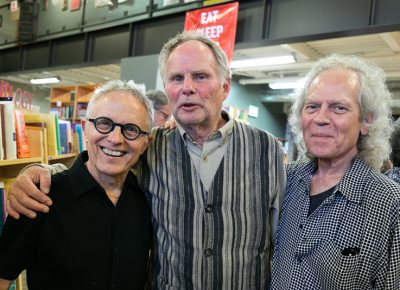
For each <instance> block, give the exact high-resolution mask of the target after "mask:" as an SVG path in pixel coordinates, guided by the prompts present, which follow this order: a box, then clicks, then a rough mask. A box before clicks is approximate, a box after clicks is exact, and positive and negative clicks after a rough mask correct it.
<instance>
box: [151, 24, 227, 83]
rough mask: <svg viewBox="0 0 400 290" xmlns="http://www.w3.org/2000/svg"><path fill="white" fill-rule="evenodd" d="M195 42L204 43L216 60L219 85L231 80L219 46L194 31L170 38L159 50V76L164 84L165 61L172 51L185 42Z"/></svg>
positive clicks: (223, 53)
mask: <svg viewBox="0 0 400 290" xmlns="http://www.w3.org/2000/svg"><path fill="white" fill-rule="evenodd" d="M191 40H196V41H200V42H202V43H204V44H205V45H207V46H208V47H209V48H210V49H211V51H212V53H213V54H214V56H215V59H216V60H217V67H218V71H219V78H220V81H221V84H223V83H224V82H225V81H227V80H230V79H231V78H232V71H231V68H230V66H229V62H228V59H227V57H226V54H225V52H224V51H223V50H222V48H221V47H220V46H219V44H218V43H217V42H215V41H213V40H211V39H209V38H207V37H206V36H203V35H202V34H201V33H200V32H196V31H185V32H182V33H179V34H178V35H176V36H175V37H174V38H171V39H170V40H169V41H168V42H167V43H165V44H164V46H163V48H162V49H161V52H160V56H159V59H158V60H159V65H160V74H161V78H162V80H163V82H164V84H165V81H166V80H165V78H166V69H167V61H168V58H169V56H170V55H171V53H172V52H173V51H174V49H175V48H176V47H177V46H179V45H180V44H182V43H185V42H187V41H191Z"/></svg>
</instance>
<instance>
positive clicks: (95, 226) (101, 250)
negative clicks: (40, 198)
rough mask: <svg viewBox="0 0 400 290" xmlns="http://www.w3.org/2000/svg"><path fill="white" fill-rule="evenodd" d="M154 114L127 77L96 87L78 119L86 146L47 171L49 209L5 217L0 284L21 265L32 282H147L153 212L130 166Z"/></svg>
mask: <svg viewBox="0 0 400 290" xmlns="http://www.w3.org/2000/svg"><path fill="white" fill-rule="evenodd" d="M151 116H152V109H151V105H150V102H149V101H148V100H147V98H146V97H145V95H144V93H143V92H141V91H140V90H139V89H138V87H137V86H136V85H135V84H133V83H131V82H129V83H124V82H122V81H111V82H109V83H107V84H106V85H104V86H103V87H102V88H100V89H98V90H96V92H95V94H94V96H93V97H92V98H91V100H90V102H89V104H88V110H87V113H86V117H85V118H84V119H83V120H82V127H83V128H84V131H85V139H86V140H85V141H86V143H87V151H83V152H82V153H80V154H79V156H78V158H77V160H76V161H75V163H74V164H73V166H72V167H71V169H69V170H67V171H64V172H61V173H58V174H56V175H53V176H52V179H51V189H50V193H49V196H50V197H51V198H52V200H53V205H52V207H51V210H50V211H49V213H48V214H40V215H39V216H38V218H36V219H27V218H21V219H20V220H15V219H13V218H11V217H9V218H8V219H7V222H6V224H5V226H4V229H3V232H2V235H1V236H0V290H3V289H8V287H9V284H10V281H11V280H14V279H15V278H16V277H17V276H18V275H19V274H20V272H21V271H23V270H24V269H27V283H28V287H29V289H41V290H46V289H48V290H50V289H55V288H57V289H59V290H63V289H64V290H70V289H111V288H112V289H118V290H126V289H132V287H133V285H134V287H135V289H144V287H145V284H146V279H147V277H148V275H147V269H148V265H149V264H148V263H149V251H150V248H151V245H152V226H151V214H150V208H149V205H148V203H147V200H146V198H145V195H144V193H143V191H142V190H141V189H140V187H139V185H138V181H137V179H136V177H135V176H134V175H133V173H132V172H130V168H131V167H132V166H133V165H134V164H135V163H136V162H137V161H138V159H139V157H140V155H142V154H143V152H144V151H145V150H146V148H147V145H148V144H149V143H150V141H151V137H150V136H149V133H148V131H149V130H150V129H151V127H152V117H151ZM142 128H143V129H142ZM109 287H111V288H109Z"/></svg>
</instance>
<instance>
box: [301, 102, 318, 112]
mask: <svg viewBox="0 0 400 290" xmlns="http://www.w3.org/2000/svg"><path fill="white" fill-rule="evenodd" d="M317 109H318V106H317V105H314V104H309V105H306V106H304V111H306V112H308V113H310V112H314V111H316V110H317Z"/></svg>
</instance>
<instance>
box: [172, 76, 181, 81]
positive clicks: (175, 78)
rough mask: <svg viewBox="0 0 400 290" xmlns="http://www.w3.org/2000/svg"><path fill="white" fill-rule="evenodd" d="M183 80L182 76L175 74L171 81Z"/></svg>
mask: <svg viewBox="0 0 400 290" xmlns="http://www.w3.org/2000/svg"><path fill="white" fill-rule="evenodd" d="M182 80H183V77H182V76H173V77H171V81H173V82H181V81H182Z"/></svg>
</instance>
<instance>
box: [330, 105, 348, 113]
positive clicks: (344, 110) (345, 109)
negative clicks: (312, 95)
mask: <svg viewBox="0 0 400 290" xmlns="http://www.w3.org/2000/svg"><path fill="white" fill-rule="evenodd" d="M333 110H334V111H335V112H338V113H342V112H346V111H347V108H346V107H343V106H338V105H336V106H333Z"/></svg>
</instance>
